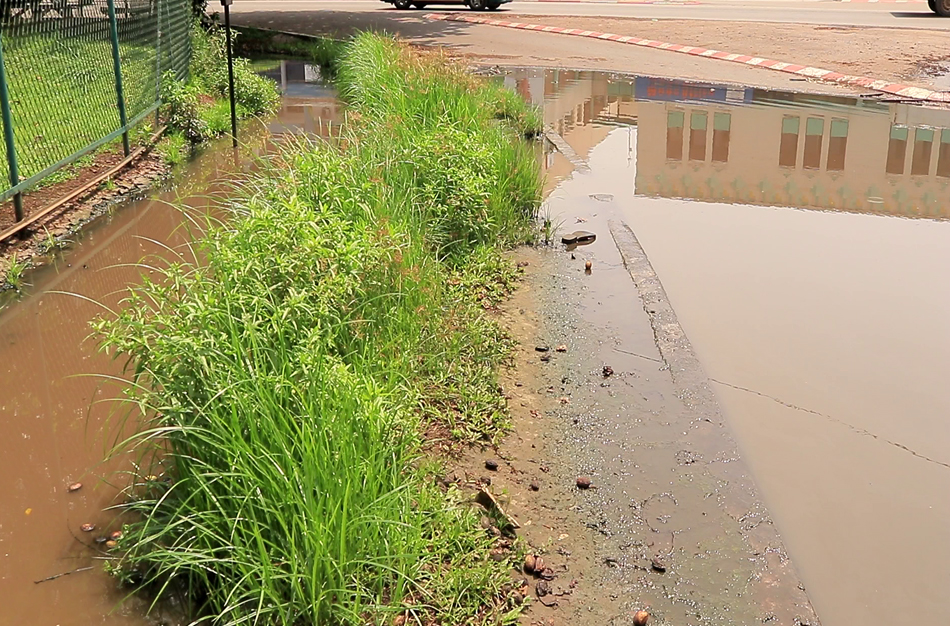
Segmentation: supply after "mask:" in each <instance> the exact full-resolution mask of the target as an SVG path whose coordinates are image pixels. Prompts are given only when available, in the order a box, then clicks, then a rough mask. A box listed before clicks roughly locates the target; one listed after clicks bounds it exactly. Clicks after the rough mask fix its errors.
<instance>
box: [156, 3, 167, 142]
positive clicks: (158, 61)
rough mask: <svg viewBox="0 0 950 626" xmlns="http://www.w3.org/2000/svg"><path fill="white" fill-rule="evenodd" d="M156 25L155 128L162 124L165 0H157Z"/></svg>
mask: <svg viewBox="0 0 950 626" xmlns="http://www.w3.org/2000/svg"><path fill="white" fill-rule="evenodd" d="M156 4H157V6H156V12H157V13H158V15H157V16H156V20H155V21H156V24H157V25H156V27H155V101H156V102H158V103H159V108H157V109H155V129H156V130H158V128H159V127H160V126H161V125H162V109H161V102H162V5H163V4H165V0H156Z"/></svg>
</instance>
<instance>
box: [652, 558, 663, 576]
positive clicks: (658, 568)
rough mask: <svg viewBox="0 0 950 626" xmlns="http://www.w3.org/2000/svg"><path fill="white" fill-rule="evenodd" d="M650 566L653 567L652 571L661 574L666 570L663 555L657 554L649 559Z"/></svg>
mask: <svg viewBox="0 0 950 626" xmlns="http://www.w3.org/2000/svg"><path fill="white" fill-rule="evenodd" d="M650 567H652V568H653V571H655V572H659V573H660V574H662V573H663V572H665V571H666V562H665V561H664V560H663V557H661V556H659V555H657V556H655V557H653V560H652V561H650Z"/></svg>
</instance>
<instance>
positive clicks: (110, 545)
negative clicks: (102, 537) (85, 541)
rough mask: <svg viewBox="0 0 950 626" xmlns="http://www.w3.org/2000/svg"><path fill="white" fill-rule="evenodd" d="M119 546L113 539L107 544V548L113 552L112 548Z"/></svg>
mask: <svg viewBox="0 0 950 626" xmlns="http://www.w3.org/2000/svg"><path fill="white" fill-rule="evenodd" d="M117 545H119V544H117V543H116V542H114V541H112V540H111V539H110V540H109V541H107V542H106V543H105V546H106V548H107V549H109V550H111V549H112V548H114V547H116V546H117Z"/></svg>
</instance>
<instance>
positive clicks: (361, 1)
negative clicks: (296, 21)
mask: <svg viewBox="0 0 950 626" xmlns="http://www.w3.org/2000/svg"><path fill="white" fill-rule="evenodd" d="M211 4H212V6H214V4H215V3H211ZM388 8H390V5H389V4H386V3H384V2H380V1H379V0H357V1H355V2H333V1H327V0H310V1H306V0H266V1H259V0H247V1H245V0H237V1H236V2H235V3H234V8H233V11H235V12H246V11H308V10H315V9H319V10H324V11H346V12H354V13H359V12H374V11H380V10H383V9H388ZM425 10H426V11H427V12H441V11H459V10H463V11H467V10H468V9H466V8H464V7H461V6H451V5H432V6H427V7H426V9H425ZM412 12H413V11H407V12H406V13H409V14H411V13H412ZM506 12H507V13H517V14H519V15H585V16H600V17H633V18H645V19H696V20H725V21H731V22H735V21H743V22H780V23H789V24H823V25H829V26H884V27H893V28H918V29H919V28H926V29H936V30H950V18H941V17H938V16H936V15H935V14H934V13H932V12H931V11H930V9H928V8H927V3H926V2H903V3H898V2H887V1H882V2H878V3H868V2H840V1H836V0H818V1H814V0H800V1H797V2H789V1H786V0H741V1H739V0H705V1H704V0H696V2H695V3H693V2H690V3H689V4H686V3H678V4H677V3H674V2H658V3H656V4H618V3H606V2H533V1H529V2H519V1H517V0H516V1H515V2H512V3H510V4H506V5H503V6H502V7H501V8H500V9H499V10H498V11H497V12H495V14H499V15H500V14H503V13H506Z"/></svg>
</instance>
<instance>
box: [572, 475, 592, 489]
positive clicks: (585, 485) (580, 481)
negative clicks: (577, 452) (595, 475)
mask: <svg viewBox="0 0 950 626" xmlns="http://www.w3.org/2000/svg"><path fill="white" fill-rule="evenodd" d="M575 482H576V483H577V488H578V489H589V488H590V478H588V477H587V476H578V477H577V480H576V481H575Z"/></svg>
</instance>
